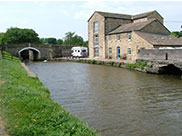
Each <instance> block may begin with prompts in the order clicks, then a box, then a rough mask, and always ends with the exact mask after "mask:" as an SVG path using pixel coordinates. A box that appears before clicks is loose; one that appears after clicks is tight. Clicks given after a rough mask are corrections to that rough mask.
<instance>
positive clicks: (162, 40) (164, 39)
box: [135, 31, 182, 46]
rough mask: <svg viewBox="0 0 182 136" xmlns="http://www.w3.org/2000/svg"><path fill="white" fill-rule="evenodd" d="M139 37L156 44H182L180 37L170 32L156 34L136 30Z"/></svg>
mask: <svg viewBox="0 0 182 136" xmlns="http://www.w3.org/2000/svg"><path fill="white" fill-rule="evenodd" d="M135 33H137V34H138V35H139V36H140V37H142V38H143V39H145V40H146V41H148V42H149V43H151V44H153V45H157V46H166V45H167V46H182V38H176V37H175V36H173V35H171V34H166V35H165V34H156V33H149V32H141V31H136V32H135Z"/></svg>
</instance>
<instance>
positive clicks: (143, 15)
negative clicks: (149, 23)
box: [132, 10, 160, 20]
mask: <svg viewBox="0 0 182 136" xmlns="http://www.w3.org/2000/svg"><path fill="white" fill-rule="evenodd" d="M153 12H157V11H156V10H154V11H150V12H145V13H142V14H137V15H134V16H132V19H133V20H134V19H139V18H143V17H147V16H149V15H150V14H151V13H153ZM159 15H160V14H159Z"/></svg>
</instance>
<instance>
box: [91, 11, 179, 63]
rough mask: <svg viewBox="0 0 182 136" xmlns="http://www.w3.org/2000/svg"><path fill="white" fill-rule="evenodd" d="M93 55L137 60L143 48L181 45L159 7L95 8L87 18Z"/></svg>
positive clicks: (95, 56) (94, 56)
mask: <svg viewBox="0 0 182 136" xmlns="http://www.w3.org/2000/svg"><path fill="white" fill-rule="evenodd" d="M88 41H89V57H90V58H91V59H94V58H98V59H126V60H136V59H137V53H138V52H139V50H140V49H141V48H145V49H153V48H160V47H182V40H181V39H178V38H176V37H174V36H172V35H171V34H170V31H169V30H168V29H167V28H166V27H165V26H164V24H163V17H162V16H161V15H160V14H159V13H158V12H157V11H151V12H146V13H142V14H138V15H125V14H115V13H107V12H100V11H95V12H94V13H93V15H92V16H91V17H90V18H89V20H88Z"/></svg>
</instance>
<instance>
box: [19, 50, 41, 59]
mask: <svg viewBox="0 0 182 136" xmlns="http://www.w3.org/2000/svg"><path fill="white" fill-rule="evenodd" d="M18 55H19V57H20V58H22V59H24V60H26V59H28V60H38V59H40V55H41V53H40V51H39V50H38V49H36V48H34V47H25V48H23V49H21V50H19V51H18Z"/></svg>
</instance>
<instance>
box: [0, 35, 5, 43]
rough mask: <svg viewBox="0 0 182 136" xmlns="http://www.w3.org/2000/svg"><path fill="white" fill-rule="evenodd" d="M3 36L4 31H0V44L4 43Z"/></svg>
mask: <svg viewBox="0 0 182 136" xmlns="http://www.w3.org/2000/svg"><path fill="white" fill-rule="evenodd" d="M3 38H4V33H0V46H1V45H3V44H4V42H3Z"/></svg>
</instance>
